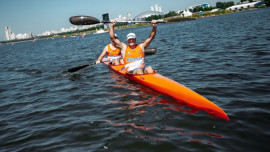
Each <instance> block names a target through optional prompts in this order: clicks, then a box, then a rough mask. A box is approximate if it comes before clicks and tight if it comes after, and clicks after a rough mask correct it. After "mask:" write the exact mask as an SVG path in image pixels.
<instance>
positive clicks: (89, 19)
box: [69, 15, 166, 25]
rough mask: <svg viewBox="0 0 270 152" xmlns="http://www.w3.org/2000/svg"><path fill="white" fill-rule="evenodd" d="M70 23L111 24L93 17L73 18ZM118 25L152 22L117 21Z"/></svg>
mask: <svg viewBox="0 0 270 152" xmlns="http://www.w3.org/2000/svg"><path fill="white" fill-rule="evenodd" d="M69 21H70V23H71V24H73V25H92V24H97V23H110V21H109V20H106V21H100V20H98V19H96V18H94V17H92V16H83V15H82V16H72V17H70V18H69ZM117 22H118V23H151V21H117ZM157 23H166V22H164V21H159V20H158V21H157Z"/></svg>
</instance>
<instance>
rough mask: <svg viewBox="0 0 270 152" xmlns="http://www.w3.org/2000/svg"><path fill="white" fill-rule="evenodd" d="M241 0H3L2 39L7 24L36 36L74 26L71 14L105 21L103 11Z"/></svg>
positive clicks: (134, 12)
mask: <svg viewBox="0 0 270 152" xmlns="http://www.w3.org/2000/svg"><path fill="white" fill-rule="evenodd" d="M227 1H234V2H235V4H236V2H239V1H240V0H1V1H0V41H4V40H6V36H5V29H4V28H5V27H6V26H9V27H10V28H11V31H12V32H13V33H16V34H19V33H21V34H24V33H30V32H32V33H33V34H35V35H38V34H42V33H44V32H45V31H52V30H56V31H60V30H61V28H70V27H72V26H73V25H72V24H71V23H70V22H69V18H70V17H71V16H77V15H86V16H93V17H95V18H97V19H99V20H102V14H104V13H109V15H110V19H115V18H117V17H118V16H119V15H122V16H127V13H128V12H130V13H131V15H132V16H133V17H134V16H136V15H138V14H140V13H142V12H144V11H150V10H151V6H153V5H155V4H157V5H159V6H161V7H162V12H164V13H166V12H169V11H179V10H184V9H186V8H189V6H193V5H198V4H203V3H208V4H210V5H211V6H216V2H227Z"/></svg>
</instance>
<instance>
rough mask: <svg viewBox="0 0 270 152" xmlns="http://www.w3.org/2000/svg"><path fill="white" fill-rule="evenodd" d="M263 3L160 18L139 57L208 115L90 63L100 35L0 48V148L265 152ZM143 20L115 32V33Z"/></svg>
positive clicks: (268, 112) (105, 39)
mask: <svg viewBox="0 0 270 152" xmlns="http://www.w3.org/2000/svg"><path fill="white" fill-rule="evenodd" d="M269 14H270V8H264V9H258V10H251V11H245V12H237V13H234V14H229V15H222V16H216V17H209V18H202V19H197V20H195V21H189V22H182V23H174V24H160V25H158V31H157V35H156V37H155V39H154V40H153V41H152V43H151V45H150V47H151V48H157V50H158V51H157V53H156V54H155V55H151V56H147V57H146V64H147V65H151V66H152V67H153V68H154V69H156V70H157V71H158V73H160V74H162V75H164V76H166V77H168V78H171V79H173V80H175V81H177V82H179V83H181V84H183V85H185V86H187V87H189V88H190V89H192V90H194V91H196V92H198V93H199V94H201V95H203V96H204V97H206V98H208V99H209V100H211V101H212V102H214V103H215V104H217V105H218V106H219V107H221V108H222V109H223V110H224V111H225V112H226V113H227V114H228V116H229V118H230V121H228V122H227V121H225V120H222V119H220V118H216V117H213V116H211V115H210V114H208V113H206V112H203V111H198V110H195V109H193V108H192V107H188V106H185V105H184V104H179V103H178V104H177V102H176V101H175V100H174V99H172V98H170V97H167V96H165V95H162V94H160V93H158V92H156V91H153V90H151V89H149V88H147V87H145V86H142V85H140V84H137V83H135V82H132V81H130V80H127V79H125V78H124V77H123V76H120V75H118V74H117V73H115V72H113V71H111V70H110V69H109V68H107V67H106V66H105V65H102V64H100V65H93V66H89V67H87V68H84V69H82V70H80V71H77V72H75V73H68V72H67V70H68V69H69V68H71V67H74V66H78V65H81V64H87V63H93V62H95V60H96V59H97V57H98V56H99V54H100V53H101V51H102V49H103V48H104V46H105V45H106V44H108V43H109V42H110V40H109V35H108V34H107V33H104V34H91V35H86V36H85V37H84V38H82V37H80V36H77V37H67V38H65V39H64V38H56V39H54V40H52V39H49V40H37V41H35V42H31V41H30V42H24V43H15V44H14V45H11V44H6V45H3V44H2V45H1V46H0V52H1V56H0V57H1V59H0V65H1V74H0V99H1V102H0V140H1V141H0V151H1V152H5V151H6V152H10V151H13V152H15V151H31V152H32V151H38V152H40V151H117V152H120V151H145V152H149V151H173V152H176V151H261V152H262V151H265V152H266V151H270V147H269V145H268V144H269V139H270V129H269V125H270V81H269V80H270V52H269V51H270V24H269V23H270V16H269ZM150 31H151V26H146V27H139V28H132V29H123V30H116V33H117V34H118V37H119V39H120V40H122V41H125V37H126V34H127V33H129V32H134V33H136V35H137V37H138V41H139V42H140V41H142V40H144V39H145V38H146V37H148V36H149V34H150Z"/></svg>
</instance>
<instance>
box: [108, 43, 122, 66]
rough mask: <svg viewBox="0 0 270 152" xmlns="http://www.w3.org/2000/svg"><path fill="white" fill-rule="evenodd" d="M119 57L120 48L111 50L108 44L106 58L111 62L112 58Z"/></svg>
mask: <svg viewBox="0 0 270 152" xmlns="http://www.w3.org/2000/svg"><path fill="white" fill-rule="evenodd" d="M121 57H122V56H121V50H120V49H119V48H116V49H115V50H113V49H112V48H111V45H110V44H108V51H107V58H108V59H109V60H110V61H111V62H112V61H113V60H115V59H119V58H121Z"/></svg>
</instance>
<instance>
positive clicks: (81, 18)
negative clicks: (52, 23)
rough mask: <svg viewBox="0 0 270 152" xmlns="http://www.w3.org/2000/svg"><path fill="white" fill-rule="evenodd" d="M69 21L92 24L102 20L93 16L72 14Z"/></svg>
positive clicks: (76, 23)
mask: <svg viewBox="0 0 270 152" xmlns="http://www.w3.org/2000/svg"><path fill="white" fill-rule="evenodd" d="M69 21H70V23H71V24H73V25H91V24H97V23H100V21H99V20H98V19H96V18H94V17H92V16H72V17H70V18H69Z"/></svg>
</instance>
